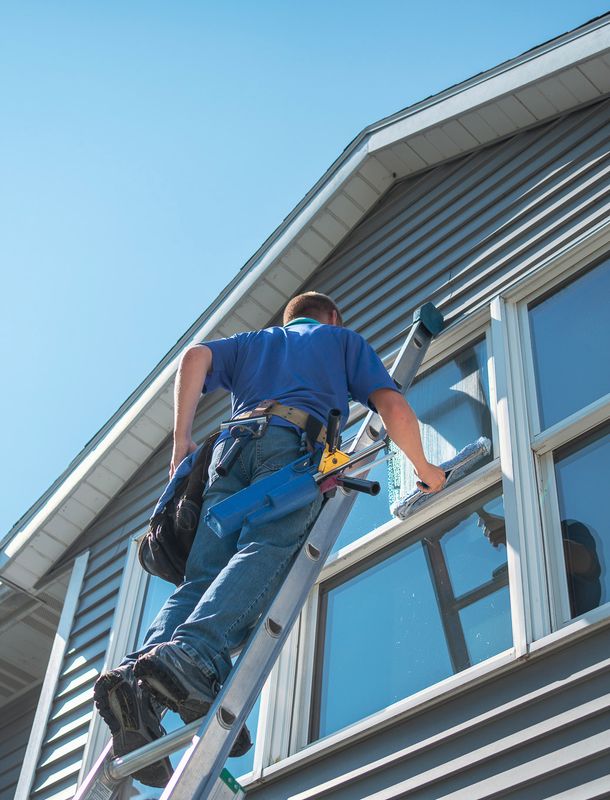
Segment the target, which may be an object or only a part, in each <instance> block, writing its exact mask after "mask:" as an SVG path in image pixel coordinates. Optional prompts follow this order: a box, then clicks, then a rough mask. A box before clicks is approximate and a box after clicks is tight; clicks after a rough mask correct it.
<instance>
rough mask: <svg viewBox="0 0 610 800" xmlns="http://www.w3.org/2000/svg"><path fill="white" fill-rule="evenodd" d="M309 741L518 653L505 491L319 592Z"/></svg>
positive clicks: (490, 495)
mask: <svg viewBox="0 0 610 800" xmlns="http://www.w3.org/2000/svg"><path fill="white" fill-rule="evenodd" d="M319 609H320V610H319V627H318V646H317V666H316V671H317V677H318V680H317V681H316V692H315V695H314V702H313V713H312V721H311V738H312V739H316V738H319V737H321V736H326V735H328V734H330V733H333V732H334V731H336V730H339V729H340V728H343V727H345V726H346V725H349V724H351V723H353V722H355V721H356V720H358V719H361V718H363V717H365V716H367V715H369V714H372V713H374V712H375V711H378V710H380V709H381V708H384V707H385V706H388V705H390V704H392V703H395V702H396V701H398V700H401V699H402V698H404V697H407V696H408V695H410V694H413V693H415V692H417V691H419V690H421V689H424V688H426V687H428V686H430V685H432V684H433V683H436V682H438V681H440V680H442V679H444V678H446V677H448V676H449V675H453V674H454V673H456V672H459V671H461V670H463V669H466V668H467V667H469V666H471V665H473V664H476V663H478V662H480V661H482V660H484V659H487V658H489V657H490V656H492V655H495V654H496V653H499V652H501V651H503V650H506V649H507V648H509V647H511V645H512V632H511V616H510V603H509V592H508V573H507V565H506V535H505V528H504V511H503V505H502V497H501V494H500V490H499V489H495V490H493V491H492V492H490V493H488V494H486V495H484V496H479V498H477V499H475V500H473V501H471V502H470V503H468V504H466V505H465V506H462V507H461V508H460V509H459V510H457V511H453V512H452V513H450V514H449V515H447V516H445V517H443V518H442V519H440V520H438V521H437V522H435V523H434V524H433V525H430V526H426V527H425V529H424V530H423V531H422V533H421V534H420V535H419V536H418V538H417V540H416V541H414V540H413V538H412V537H409V540H408V542H406V543H405V542H400V543H399V544H396V545H393V546H392V547H391V548H390V549H388V550H385V551H383V552H382V553H380V554H377V555H376V556H375V557H374V558H373V559H371V560H368V561H367V562H365V563H364V564H362V565H359V566H358V567H357V568H356V569H354V570H350V571H348V572H347V573H341V574H340V575H339V576H337V577H336V578H334V579H332V580H330V581H328V582H327V583H325V584H323V585H322V587H321V594H320V607H319Z"/></svg>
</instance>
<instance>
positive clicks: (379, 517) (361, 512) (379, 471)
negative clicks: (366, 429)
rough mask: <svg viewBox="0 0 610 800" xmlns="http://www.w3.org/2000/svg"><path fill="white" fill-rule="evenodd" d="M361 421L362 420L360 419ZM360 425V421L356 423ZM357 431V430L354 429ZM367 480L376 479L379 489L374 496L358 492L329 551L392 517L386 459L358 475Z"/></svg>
mask: <svg viewBox="0 0 610 800" xmlns="http://www.w3.org/2000/svg"><path fill="white" fill-rule="evenodd" d="M360 422H362V420H361V421H360ZM358 425H360V423H358ZM355 433H357V430H356V431H355ZM385 455H386V451H385V450H382V451H381V452H380V453H379V455H378V458H383V457H384V456H385ZM357 477H365V478H366V479H367V480H371V481H378V482H379V485H380V486H381V491H380V492H379V494H378V495H377V496H376V497H372V496H371V495H368V494H363V493H362V492H358V493H357V494H356V499H355V500H354V505H353V506H352V510H351V512H350V515H349V517H348V518H347V520H346V521H345V524H344V525H343V527H342V528H341V533H340V534H339V536H338V537H337V540H336V541H335V544H334V546H333V549H332V551H331V552H333V553H336V552H337V550H340V549H341V548H342V547H345V546H346V545H348V544H351V542H355V541H356V539H359V538H360V537H361V536H364V534H365V533H369V531H372V530H375V528H378V527H379V526H380V525H383V523H384V522H387V521H388V520H389V519H391V518H392V515H391V514H390V496H389V490H388V465H387V461H382V462H381V463H379V464H377V465H375V464H373V466H372V468H371V469H370V471H369V473H368V475H360V476H357Z"/></svg>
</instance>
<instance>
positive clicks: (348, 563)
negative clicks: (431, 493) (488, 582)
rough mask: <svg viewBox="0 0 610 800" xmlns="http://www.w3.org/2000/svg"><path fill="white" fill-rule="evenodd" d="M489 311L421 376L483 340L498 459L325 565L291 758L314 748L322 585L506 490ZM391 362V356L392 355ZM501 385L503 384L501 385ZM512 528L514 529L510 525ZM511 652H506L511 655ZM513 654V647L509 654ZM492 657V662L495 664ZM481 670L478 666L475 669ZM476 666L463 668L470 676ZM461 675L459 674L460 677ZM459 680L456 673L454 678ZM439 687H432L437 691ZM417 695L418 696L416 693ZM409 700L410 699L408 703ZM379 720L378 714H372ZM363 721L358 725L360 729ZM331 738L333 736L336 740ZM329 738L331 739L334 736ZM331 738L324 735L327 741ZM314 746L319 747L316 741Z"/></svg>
mask: <svg viewBox="0 0 610 800" xmlns="http://www.w3.org/2000/svg"><path fill="white" fill-rule="evenodd" d="M490 319H491V309H490V306H489V305H486V306H485V307H483V308H478V309H477V310H476V311H474V312H473V313H472V314H470V315H469V316H468V317H467V318H466V319H463V320H460V321H459V322H454V323H453V324H450V325H449V326H448V327H447V328H446V329H445V330H443V331H442V332H441V333H440V334H439V335H438V336H437V337H436V338H435V339H433V340H432V342H431V344H430V347H429V348H428V351H427V353H426V357H425V358H424V360H423V362H422V364H421V366H420V369H419V371H418V375H422V374H425V373H426V372H429V371H430V370H432V369H434V368H435V367H436V366H440V365H441V364H442V363H444V362H446V361H447V360H449V359H451V357H452V355H455V354H457V353H458V352H460V351H461V350H463V349H465V348H467V347H468V346H469V345H472V344H474V343H475V342H477V341H480V340H482V339H483V340H485V342H486V347H487V360H486V366H487V372H488V374H487V377H488V382H489V393H490V412H491V426H492V439H493V446H494V453H496V458H495V459H494V460H493V461H492V462H490V463H489V464H486V465H484V466H483V467H481V468H480V469H478V470H477V471H476V472H475V473H473V474H472V475H469V476H467V477H466V478H464V480H462V481H460V482H459V483H458V484H457V485H456V486H452V487H449V489H447V491H446V492H443V493H442V494H440V495H439V496H438V497H437V498H435V499H434V500H433V501H431V502H429V503H427V504H426V505H425V506H423V507H422V508H421V509H419V510H418V511H417V512H415V513H414V514H413V515H412V516H410V517H409V518H408V519H407V520H398V519H395V520H389V521H388V522H385V523H383V524H382V525H380V526H379V527H377V528H375V529H374V530H372V531H370V532H369V533H368V534H365V535H364V536H362V537H360V538H359V539H357V540H356V541H355V542H351V543H350V544H348V545H346V546H345V547H343V548H341V550H339V551H338V552H336V553H334V554H333V555H332V556H331V557H330V558H329V559H328V561H327V563H326V564H325V565H324V567H323V569H322V570H321V572H320V575H319V576H318V579H317V581H316V585H315V587H314V589H313V591H312V592H311V594H310V597H309V598H308V601H307V603H306V605H305V607H304V609H303V611H302V612H301V617H300V637H299V641H298V644H297V646H298V648H299V653H298V658H297V659H296V662H295V664H296V673H297V674H296V679H295V681H294V687H295V701H294V710H293V713H292V720H291V736H290V748H289V754H288V757H292V755H294V754H295V753H298V752H300V751H302V750H303V748H308V747H310V746H311V744H309V743H308V741H309V729H310V713H311V705H312V699H313V694H314V686H313V678H314V669H315V659H314V656H315V642H316V639H317V620H318V613H319V603H320V585H321V583H323V582H326V581H328V580H329V579H330V578H332V577H334V576H335V575H338V574H340V573H341V572H342V571H344V570H347V569H352V568H354V566H355V565H357V564H359V563H360V562H362V561H365V560H367V559H370V558H372V557H374V555H375V554H376V553H378V552H379V551H380V550H383V549H385V548H387V547H388V546H391V545H392V544H393V543H395V542H397V541H399V540H402V539H404V542H405V546H406V542H408V540H409V534H410V533H414V532H416V531H418V530H419V529H421V527H422V526H423V525H426V524H427V523H429V522H430V521H431V520H433V519H435V518H438V517H441V516H443V515H444V514H446V513H447V512H448V511H450V510H452V509H453V508H455V507H456V506H458V505H461V504H462V503H464V502H466V501H467V500H469V499H471V498H473V497H475V496H476V495H477V494H479V493H481V492H484V491H485V490H487V489H489V488H490V487H491V486H493V485H494V484H496V483H501V485H502V492H504V481H503V475H502V470H501V460H500V458H499V456H498V453H499V447H500V438H501V437H500V430H499V425H498V417H497V413H496V409H497V398H498V391H499V390H498V384H499V379H498V375H497V365H496V360H495V359H494V355H493V349H492V345H493V342H492V332H491V326H490ZM389 359H390V360H391V356H390V357H389ZM500 383H501V381H500ZM356 419H357V415H355V414H352V415H351V416H350V423H351V422H354V421H355V420H356ZM510 527H511V528H512V527H514V526H512V525H511V526H510ZM512 535H513V534H512V533H511V532H510V530H509V523H508V520H507V556H508V560H509V585H510V593H511V615H512V616H513V640H514V641H515V639H514V636H515V633H514V626H515V623H514V616H515V609H514V607H513V602H514V600H513V588H512V582H513V580H514V578H513V574H514V570H515V567H514V564H513V565H512V566H511V563H510V562H511V560H512V559H511V557H510V553H511V552H512V551H511V548H510V546H509V545H508V543H509V541H510V537H512ZM521 606H522V603H520V604H517V611H519V610H520V608H521ZM507 652H508V651H507ZM510 652H511V653H513V657H514V653H515V649H514V647H513V648H512V649H511V650H510ZM494 658H495V657H492V659H488V660H487V661H486V662H485V663H486V664H487V663H488V661H493V659H494ZM475 666H477V667H478V666H479V665H475ZM472 669H473V667H471V668H469V669H467V670H464V672H469V670H472ZM461 674H462V673H457V675H461ZM451 677H452V678H455V677H456V675H454V676H451ZM438 685H439V684H434V686H436V687H438ZM413 696H414V695H413ZM409 699H410V698H406V700H409ZM373 716H375V715H373ZM359 724H360V722H359V723H354V725H356V726H358V725H359ZM353 727H354V726H353V725H352V726H349V727H348V728H346V729H344V730H346V731H347V730H351V728H353ZM334 735H335V734H333V735H332V736H334ZM332 736H331V738H332ZM327 738H328V737H325V739H324V740H320V741H326V739H327ZM312 744H315V743H312Z"/></svg>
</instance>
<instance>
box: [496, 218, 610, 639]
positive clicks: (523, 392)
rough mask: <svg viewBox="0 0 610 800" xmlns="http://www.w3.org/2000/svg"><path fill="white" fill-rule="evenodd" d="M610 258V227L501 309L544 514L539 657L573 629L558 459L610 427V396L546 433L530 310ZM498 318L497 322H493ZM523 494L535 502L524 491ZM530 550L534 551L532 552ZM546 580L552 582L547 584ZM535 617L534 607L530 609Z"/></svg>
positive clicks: (525, 450)
mask: <svg viewBox="0 0 610 800" xmlns="http://www.w3.org/2000/svg"><path fill="white" fill-rule="evenodd" d="M609 257H610V221H606V222H604V223H600V224H599V225H597V226H595V227H594V228H593V229H592V230H591V231H590V232H588V233H586V234H583V235H581V236H579V237H578V238H577V239H575V240H574V242H572V243H571V244H570V245H568V246H566V247H565V248H563V249H562V250H561V251H560V252H559V253H558V254H557V255H556V256H555V257H554V258H552V259H550V260H547V261H546V262H545V264H544V265H543V266H542V267H541V268H538V269H537V270H536V271H535V272H534V273H533V274H532V275H531V276H529V277H528V278H525V279H523V280H522V281H521V282H520V283H519V284H517V285H516V286H514V287H511V288H510V289H509V290H507V291H506V292H505V293H504V294H503V296H502V298H499V299H498V302H499V303H501V304H503V305H504V309H505V314H506V316H507V318H508V319H509V320H510V322H509V325H510V327H511V328H512V330H511V331H510V334H509V338H508V343H509V347H510V349H511V350H512V352H513V354H514V357H515V358H518V357H519V356H520V358H521V365H522V366H521V368H520V369H519V370H518V372H517V373H515V374H514V375H513V377H515V376H516V380H515V384H517V385H516V389H515V391H516V392H519V393H520V396H519V397H517V396H516V394H515V395H513V398H512V399H513V402H514V403H515V404H516V405H517V407H519V408H521V409H522V412H523V413H522V414H521V415H519V417H520V424H519V421H518V422H517V428H518V434H517V435H518V438H519V441H518V442H517V443H516V444H517V452H518V453H519V454H520V460H521V462H522V464H525V462H526V461H527V462H529V464H528V467H527V472H528V474H529V480H531V481H533V483H532V487H533V486H536V487H537V491H536V494H537V498H536V502H537V505H536V507H537V509H538V510H539V515H538V518H539V526H538V525H536V528H535V530H536V536H535V537H530V540H531V539H533V538H535V539H536V542H535V543H534V542H530V546H529V553H530V555H529V556H528V557H527V559H526V570H528V572H529V573H530V577H531V576H532V572H533V570H535V576H534V581H535V582H534V581H532V580H530V586H529V589H530V590H531V591H533V592H535V593H536V595H537V597H538V599H539V601H540V602H544V603H545V609H544V615H545V617H546V619H545V620H539V622H542V628H541V629H539V630H538V635H536V632H537V629H536V626H533V629H532V631H531V634H530V635H528V637H527V640H528V647H529V649H530V651H531V647H532V645H533V643H534V642H535V641H537V640H541V639H545V638H547V637H548V636H549V635H551V634H553V633H555V632H557V631H558V630H561V629H562V628H564V627H565V626H569V625H570V623H572V621H573V620H572V617H571V609H570V598H569V592H568V585H567V580H566V579H565V574H566V564H565V557H564V551H563V545H562V539H561V521H560V518H559V500H558V492H557V483H556V477H555V464H554V456H553V454H554V451H555V450H556V449H557V448H559V447H561V446H563V445H564V444H566V443H568V442H570V441H574V440H576V439H578V438H580V437H581V436H583V435H584V434H586V433H587V432H588V431H590V430H592V429H594V428H596V427H597V426H598V425H601V424H603V423H604V422H606V421H607V420H608V419H610V393H608V394H606V395H605V396H604V397H601V398H598V399H597V400H595V401H593V402H592V403H589V404H588V405H587V406H584V407H583V408H581V409H579V410H577V411H576V412H574V413H573V414H571V415H570V416H568V417H566V418H565V419H563V420H560V421H559V422H556V423H554V424H553V425H552V426H550V427H549V428H547V429H545V430H541V425H540V418H539V411H538V398H537V389H536V375H535V365H534V358H533V347H532V340H531V329H530V324H529V306H530V305H531V304H533V303H536V302H538V301H539V302H543V301H544V299H545V297H546V296H548V295H551V294H553V293H554V292H555V291H557V290H559V289H560V288H561V287H562V286H564V285H566V286H567V285H569V284H570V283H571V282H572V281H574V280H577V279H578V277H579V275H580V274H584V273H586V272H588V271H589V270H591V269H595V267H596V265H597V264H598V263H601V262H602V261H604V260H606V259H608V258H609ZM492 316H493V315H492ZM521 488H522V492H523V493H525V494H531V492H528V491H527V487H524V486H523V482H522V481H521ZM526 546H527V544H526ZM543 574H544V576H543ZM526 608H527V610H528V612H529V613H530V614H531V613H532V607H531V603H529V604H526Z"/></svg>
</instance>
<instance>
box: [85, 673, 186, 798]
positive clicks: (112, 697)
mask: <svg viewBox="0 0 610 800" xmlns="http://www.w3.org/2000/svg"><path fill="white" fill-rule="evenodd" d="M93 699H94V701H95V705H96V707H97V710H98V711H99V714H100V716H101V718H102V719H103V720H104V722H105V723H106V725H108V727H109V728H110V732H111V734H112V753H113V755H114V756H124V755H126V754H127V753H131V752H132V751H133V750H137V749H138V748H139V747H142V746H143V745H145V744H149V742H153V741H155V740H156V739H159V738H160V737H161V736H163V734H164V731H163V728H161V727H160V726H159V728H160V732H159V735H156V732H153V731H150V729H147V733H146V734H145V733H143V732H142V731H141V730H138V728H139V726H138V720H139V712H138V708H137V704H136V702H135V701H134V697H133V691H132V689H131V687H130V686H129V684H127V683H126V682H125V681H124V680H123V678H121V677H120V676H119V675H112V674H106V675H102V676H101V678H100V680H99V681H98V682H97V683H96V684H95V687H94V690H93ZM172 774H173V769H172V766H171V763H170V761H169V759H168V758H166V759H163V760H162V761H157V762H155V763H154V764H150V765H149V766H147V767H142V769H140V770H138V772H134V773H133V775H132V777H133V778H135V779H136V780H138V781H140V783H144V784H146V785H147V786H154V787H156V788H160V789H162V788H163V787H165V786H166V785H167V783H168V781H169V779H170V778H171V776H172Z"/></svg>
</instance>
